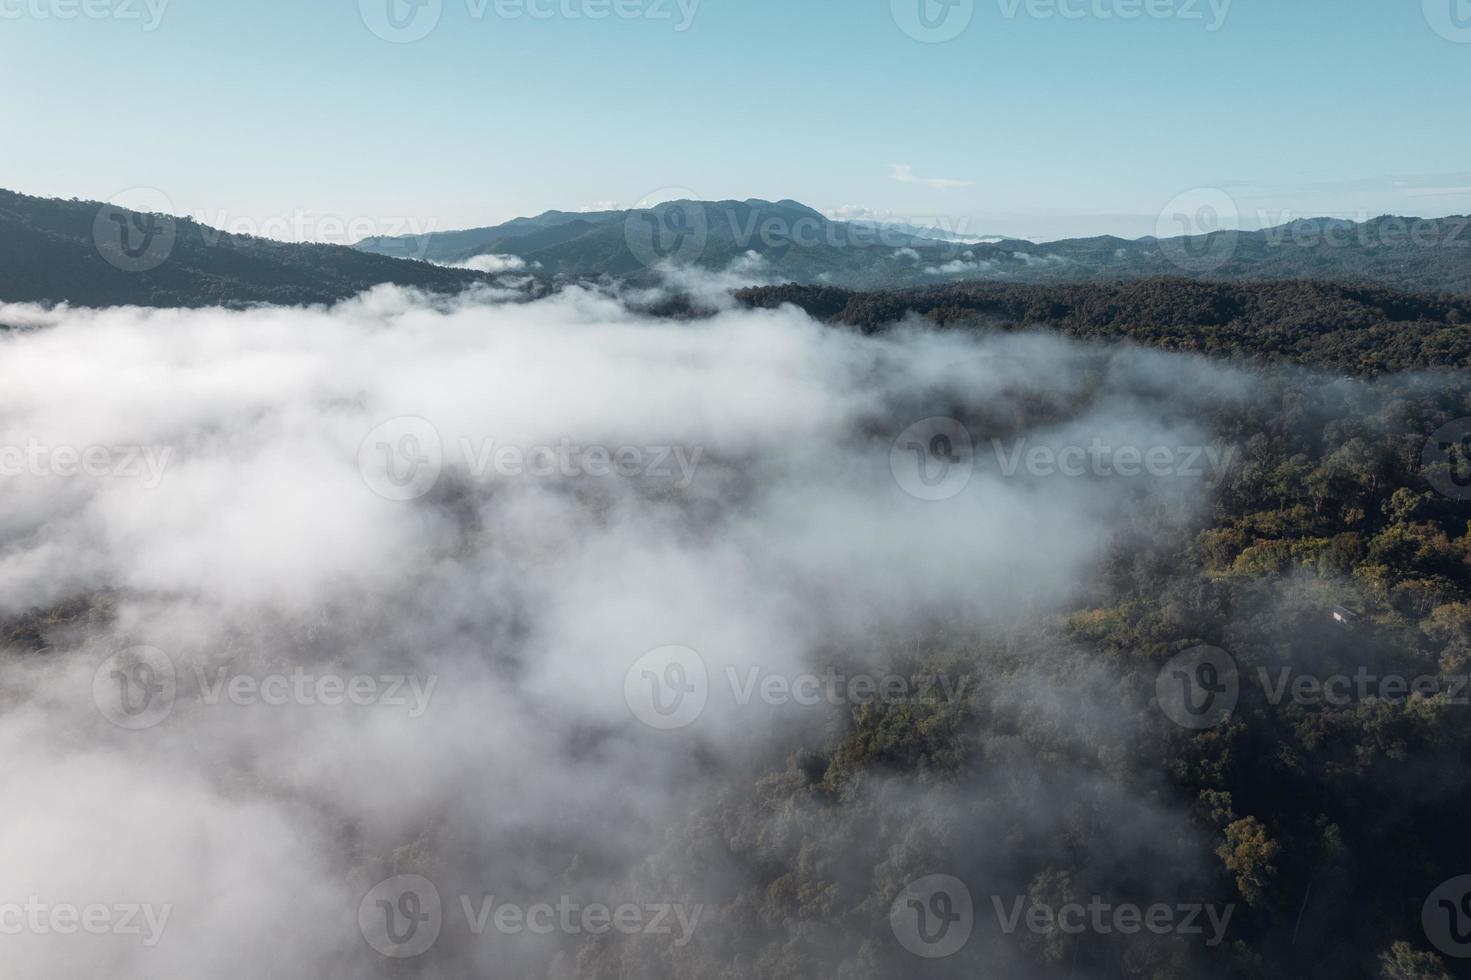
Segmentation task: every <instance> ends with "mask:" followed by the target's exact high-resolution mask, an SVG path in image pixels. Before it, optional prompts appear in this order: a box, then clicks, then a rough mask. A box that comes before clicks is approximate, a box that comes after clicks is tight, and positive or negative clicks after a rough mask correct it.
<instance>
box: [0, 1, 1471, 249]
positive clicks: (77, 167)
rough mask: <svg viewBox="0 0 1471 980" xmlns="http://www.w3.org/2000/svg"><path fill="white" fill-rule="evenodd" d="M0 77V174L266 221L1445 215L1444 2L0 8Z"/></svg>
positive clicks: (949, 222) (1466, 133) (1457, 173)
mask: <svg viewBox="0 0 1471 980" xmlns="http://www.w3.org/2000/svg"><path fill="white" fill-rule="evenodd" d="M600 14H601V15H602V16H598V15H600ZM0 91H3V92H4V93H5V95H4V96H3V98H0V187H7V188H9V189H12V190H17V191H21V192H24V193H30V194H40V195H45V196H56V197H79V198H85V199H95V200H114V199H120V200H123V201H124V202H126V201H127V200H129V198H128V197H127V196H125V195H132V198H133V199H137V196H138V195H139V194H140V193H146V194H147V195H150V196H151V197H153V198H154V199H159V198H160V196H161V199H162V200H165V201H167V202H169V203H170V204H172V205H173V210H175V211H176V212H178V213H188V214H192V215H194V216H195V217H198V218H200V219H201V220H205V221H206V222H208V223H210V224H213V225H215V226H217V227H225V228H227V229H228V230H231V231H246V232H251V233H257V234H268V235H270V236H271V237H276V238H286V239H292V240H303V239H304V240H327V241H333V240H343V239H349V240H355V239H356V238H359V237H366V235H368V234H401V233H407V232H414V231H433V230H449V229H454V228H465V227H476V226H480V225H486V224H495V223H498V222H501V221H504V220H507V219H509V218H512V217H516V216H518V215H525V214H536V213H540V212H541V211H544V210H548V209H552V208H556V209H561V210H569V211H575V210H579V209H590V208H601V207H610V206H622V207H630V206H634V205H636V204H639V203H641V202H648V201H653V200H658V199H668V198H671V197H697V198H701V199H710V200H720V199H728V198H735V199H745V198H766V199H772V200H775V199H781V198H793V199H796V200H799V201H802V202H803V203H805V204H808V205H810V206H812V207H815V208H817V209H819V210H821V211H824V212H826V213H829V214H833V215H837V216H853V215H863V216H871V217H877V218H886V219H892V220H911V221H918V222H920V223H923V224H934V225H939V226H942V227H945V228H947V229H949V230H954V231H958V232H961V233H965V234H971V235H977V236H979V235H986V234H1006V235H1017V236H1022V237H1028V238H1033V239H1051V238H1059V237H1068V236H1075V235H1092V234H1102V233H1112V234H1119V235H1124V236H1127V237H1137V236H1141V235H1147V234H1154V233H1156V231H1157V230H1160V229H1161V227H1162V225H1161V222H1162V220H1163V219H1162V216H1163V215H1169V214H1174V213H1178V212H1179V211H1180V210H1181V207H1180V204H1179V202H1181V201H1185V202H1196V201H1199V200H1210V201H1223V202H1226V204H1224V205H1223V206H1224V207H1229V208H1231V209H1233V210H1234V211H1235V213H1236V221H1237V223H1238V224H1239V225H1240V226H1241V227H1257V226H1261V225H1272V224H1280V223H1282V221H1283V220H1290V219H1292V218H1300V217H1309V216H1318V215H1335V216H1343V217H1350V218H1355V217H1372V216H1374V215H1378V214H1382V213H1395V214H1402V215H1416V216H1422V217H1440V216H1443V215H1447V214H1459V213H1466V212H1471V125H1467V121H1468V120H1467V109H1466V107H1467V106H1468V105H1471V0H1394V2H1385V0H311V2H302V0H0ZM139 189H143V190H142V191H140V190H139ZM1223 195H1224V196H1223ZM1187 210H1189V209H1187ZM1191 213H1194V212H1193V210H1192V211H1191ZM1207 230H1208V229H1207Z"/></svg>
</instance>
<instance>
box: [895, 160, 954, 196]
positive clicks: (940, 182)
mask: <svg viewBox="0 0 1471 980" xmlns="http://www.w3.org/2000/svg"><path fill="white" fill-rule="evenodd" d="M893 167H894V172H893V173H892V174H891V175H890V176H891V177H892V178H893V179H894V180H897V181H898V182H899V183H901V184H922V185H924V186H925V187H931V188H934V189H935V190H939V191H948V190H955V189H957V188H961V187H969V186H970V185H971V181H968V180H954V179H952V178H949V177H918V176H916V175H915V173H914V168H913V167H911V166H910V165H909V164H907V163H896V164H893Z"/></svg>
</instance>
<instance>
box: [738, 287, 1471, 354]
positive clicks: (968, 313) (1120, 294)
mask: <svg viewBox="0 0 1471 980" xmlns="http://www.w3.org/2000/svg"><path fill="white" fill-rule="evenodd" d="M737 298H738V299H739V300H741V302H743V303H745V304H746V305H748V306H754V307H775V306H779V305H781V304H783V303H792V304H795V305H797V306H799V307H801V308H803V309H805V310H807V311H808V312H809V313H811V314H812V315H813V316H815V317H819V318H822V319H827V320H830V321H832V322H833V323H838V324H844V325H848V326H853V327H858V328H859V329H862V330H864V331H876V330H881V329H885V328H887V327H889V326H891V325H892V324H895V323H897V322H899V321H901V320H903V319H904V317H906V316H909V315H914V316H919V317H922V318H924V319H925V320H927V321H929V322H931V323H936V324H940V325H944V326H950V327H956V328H963V327H970V326H976V325H998V326H1000V327H1002V328H1003V329H1012V328H1017V327H1024V326H1045V327H1050V328H1054V329H1057V330H1061V331H1063V332H1064V333H1067V334H1070V335H1072V336H1075V337H1082V338H1088V339H1123V340H1130V341H1134V342H1135V343H1139V344H1146V345H1149V346H1151V347H1162V348H1165V349H1168V350H1180V351H1193V352H1199V353H1204V354H1213V355H1224V356H1230V357H1236V358H1245V359H1251V360H1263V361H1286V362H1293V363H1299V364H1312V365H1318V366H1322V367H1327V368H1331V369H1334V370H1340V371H1347V372H1352V373H1355V374H1377V373H1381V372H1384V371H1405V370H1415V369H1420V368H1427V367H1456V368H1466V367H1471V299H1463V298H1457V297H1451V296H1431V295H1419V294H1411V293H1401V292H1396V291H1394V290H1392V289H1386V288H1384V287H1380V286H1345V285H1337V284H1333V283H1322V282H1308V281H1291V282H1271V283H1204V282H1196V281H1194V280H1190V279H1147V280H1143V281H1139V282H1129V283H1122V284H1112V285H1104V284H1092V285H1068V286H1039V285H1033V286H1026V285H1006V284H996V283H962V284H958V285H953V286H933V287H929V288H926V289H907V290H894V291H880V292H854V291H850V290H842V289H835V288H832V287H824V286H799V285H786V286H764V287H756V288H751V289H744V290H741V291H740V292H739V293H737Z"/></svg>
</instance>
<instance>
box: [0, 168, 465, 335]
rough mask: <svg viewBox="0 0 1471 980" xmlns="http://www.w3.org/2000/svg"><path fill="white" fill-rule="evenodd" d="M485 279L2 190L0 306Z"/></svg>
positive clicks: (164, 300)
mask: <svg viewBox="0 0 1471 980" xmlns="http://www.w3.org/2000/svg"><path fill="white" fill-rule="evenodd" d="M485 278H486V277H485V276H483V275H481V274H479V273H474V272H469V271H466V270H460V269H444V268H440V267H438V266H434V265H430V264H428V263H425V262H404V261H400V260H397V259H391V258H386V257H383V256H380V255H371V254H368V253H365V252H362V251H358V250H356V249H352V248H348V247H346V246H341V245H305V244H288V243H285V242H278V241H273V240H271V239H268V238H255V237H251V236H248V235H230V234H226V233H225V232H222V231H219V230H217V229H214V228H210V227H209V226H208V225H203V224H200V223H198V222H196V221H194V220H192V219H190V218H179V217H174V216H171V215H156V214H143V213H140V212H136V211H129V210H126V209H123V208H118V207H115V206H113V205H109V204H102V203H99V202H96V201H78V200H70V201H67V200H60V199H56V198H40V197H29V196H26V195H23V194H16V193H14V192H11V191H5V190H0V301H7V302H37V303H62V302H65V303H71V304H73V305H77V306H118V305H137V306H159V307H164V306H188V307H199V306H214V305H221V306H232V307H238V306H247V305H251V304H257V303H276V304H291V305H296V304H305V303H331V302H335V301H337V300H342V299H346V298H347V297H349V296H354V295H356V294H358V293H360V292H362V291H363V290H365V289H368V288H371V287H372V286H375V285H377V284H379V283H390V282H391V283H397V284H399V285H401V286H416V287H419V288H422V289H426V290H431V291H436V292H459V291H460V290H462V289H464V288H465V287H467V286H469V285H471V284H472V283H474V282H477V281H483V280H484V279H485Z"/></svg>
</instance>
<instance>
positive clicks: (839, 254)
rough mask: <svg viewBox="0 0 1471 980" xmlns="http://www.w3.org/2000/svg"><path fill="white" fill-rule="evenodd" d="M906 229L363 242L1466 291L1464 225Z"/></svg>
mask: <svg viewBox="0 0 1471 980" xmlns="http://www.w3.org/2000/svg"><path fill="white" fill-rule="evenodd" d="M954 237H955V236H954V235H953V233H950V232H942V231H939V230H930V231H927V230H925V229H921V228H916V227H915V226H912V225H895V224H880V223H876V222H849V221H834V220H831V219H829V218H827V217H826V216H824V215H823V214H821V213H820V212H818V211H815V210H813V209H812V208H809V207H807V206H806V205H803V204H799V203H798V202H796V201H776V202H772V201H761V200H748V201H673V202H669V203H665V204H660V205H657V206H656V207H652V208H643V209H634V210H627V211H597V212H590V213H574V212H567V211H548V212H546V213H545V214H541V215H538V216H536V217H534V218H517V219H515V220H514V221H508V222H506V223H505V224H502V225H496V226H494V227H490V228H473V229H469V230H466V231H453V232H440V233H434V234H427V235H409V236H400V237H393V238H370V239H366V240H364V241H361V242H359V243H358V244H357V246H356V247H357V248H358V249H360V250H362V251H365V252H371V253H373V254H377V255H391V256H398V257H405V258H416V259H427V260H429V261H434V262H450V263H463V262H466V261H468V260H470V259H473V258H474V257H476V256H479V255H490V254H493V255H503V256H514V257H515V258H517V259H520V260H522V261H524V262H526V263H527V264H528V266H529V267H530V268H531V269H532V270H533V271H536V272H538V273H540V274H545V275H551V276H558V275H561V276H597V275H612V276H641V275H643V274H646V273H647V272H648V270H649V269H650V267H651V266H654V265H657V264H659V263H661V262H665V261H673V262H678V263H688V264H693V265H697V266H699V267H701V268H705V269H709V270H723V269H726V268H728V267H730V266H731V265H732V263H737V262H743V261H744V260H745V257H746V256H747V255H748V253H752V252H754V253H756V254H757V255H759V256H760V263H759V264H751V263H750V262H748V261H745V264H744V271H746V272H747V273H750V274H757V273H759V274H761V275H763V276H764V277H765V278H766V279H767V280H769V281H772V282H796V283H803V284H814V285H823V284H825V285H834V286H846V287H849V288H866V289H872V288H892V287H898V286H915V285H927V284H933V283H946V282H956V281H962V280H991V281H1011V282H1082V281H1095V280H1104V281H1119V280H1128V279H1142V278H1151V277H1157V276H1167V275H1173V276H1181V275H1184V276H1190V277H1194V278H1201V279H1208V280H1235V279H1248V280H1251V279H1297V278H1314V279H1333V280H1344V281H1362V282H1375V283H1381V284H1386V285H1392V286H1396V287H1399V288H1407V289H1416V290H1429V291H1451V292H1471V219H1467V218H1459V217H1458V218H1443V219H1435V220H1427V219H1419V218H1398V217H1389V216H1386V217H1382V218H1376V219H1374V220H1373V221H1368V222H1363V223H1359V222H1352V221H1343V220H1338V219H1315V220H1304V221H1294V222H1291V223H1289V224H1285V225H1282V226H1279V227H1276V228H1269V229H1266V230H1262V231H1253V232H1233V231H1223V232H1217V233H1215V234H1211V235H1200V236H1193V237H1188V236H1182V237H1178V238H1169V239H1155V238H1141V239H1135V240H1130V239H1124V238H1117V237H1113V236H1100V237H1096V238H1075V239H1067V240H1064V241H1056V242H1043V243H1037V242H1030V241H1025V240H1022V239H997V238H995V237H994V236H983V237H979V238H977V239H976V240H974V241H969V242H957V241H954V240H951V239H953V238H954Z"/></svg>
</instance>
